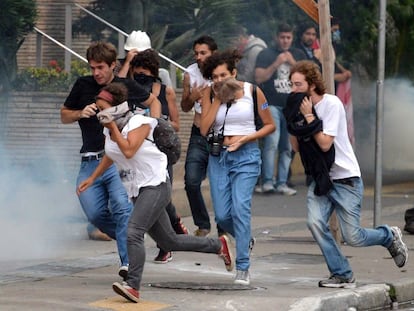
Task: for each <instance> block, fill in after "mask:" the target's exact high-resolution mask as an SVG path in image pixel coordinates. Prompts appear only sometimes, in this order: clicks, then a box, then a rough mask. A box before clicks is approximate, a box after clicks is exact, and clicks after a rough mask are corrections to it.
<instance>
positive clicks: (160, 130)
mask: <svg viewBox="0 0 414 311" xmlns="http://www.w3.org/2000/svg"><path fill="white" fill-rule="evenodd" d="M156 119H157V121H158V125H157V126H156V127H155V128H154V132H153V137H154V141H152V142H153V143H155V145H157V147H158V149H160V151H162V152H164V153H165V154H166V155H167V159H168V164H169V165H173V164H175V163H177V161H178V159H179V158H180V155H181V140H180V137H178V134H177V132H176V131H175V130H174V128H173V127H172V125H171V123H170V122H168V121H166V120H164V119H162V118H156ZM148 140H150V139H148ZM150 141H151V140H150Z"/></svg>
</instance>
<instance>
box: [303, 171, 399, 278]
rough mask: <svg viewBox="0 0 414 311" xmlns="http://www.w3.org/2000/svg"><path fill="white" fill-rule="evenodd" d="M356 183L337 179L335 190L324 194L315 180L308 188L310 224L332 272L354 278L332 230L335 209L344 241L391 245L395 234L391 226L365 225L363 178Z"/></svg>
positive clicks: (355, 244)
mask: <svg viewBox="0 0 414 311" xmlns="http://www.w3.org/2000/svg"><path fill="white" fill-rule="evenodd" d="M352 181H353V186H350V185H345V184H341V183H337V182H334V183H333V187H332V189H331V191H330V192H329V193H328V194H327V195H324V196H316V195H315V194H314V193H313V190H314V188H315V182H313V181H312V183H311V184H310V186H309V189H308V195H307V200H308V202H307V203H308V220H307V225H308V228H309V230H310V231H311V232H312V235H313V237H314V238H315V240H316V242H317V243H318V245H319V247H320V249H321V251H322V254H323V256H324V257H325V261H326V264H327V265H328V269H329V271H330V273H331V275H335V276H340V277H343V278H351V277H352V275H353V273H352V269H351V267H350V265H349V262H348V260H347V258H346V257H345V256H344V255H343V254H342V252H341V250H340V248H339V247H338V245H337V244H336V241H335V239H334V237H333V235H332V233H331V231H330V230H329V218H330V216H331V214H332V212H333V211H334V210H335V211H336V215H337V218H338V222H339V225H340V228H341V234H342V237H343V239H344V241H345V242H346V243H347V244H348V245H350V246H357V247H363V246H372V245H382V246H384V247H387V248H388V247H389V246H390V245H391V243H392V239H393V234H392V232H391V229H390V228H389V227H388V226H387V225H383V226H379V227H378V228H376V229H366V228H362V227H361V224H360V213H361V203H362V196H363V192H364V185H363V182H362V179H361V178H359V177H354V178H352Z"/></svg>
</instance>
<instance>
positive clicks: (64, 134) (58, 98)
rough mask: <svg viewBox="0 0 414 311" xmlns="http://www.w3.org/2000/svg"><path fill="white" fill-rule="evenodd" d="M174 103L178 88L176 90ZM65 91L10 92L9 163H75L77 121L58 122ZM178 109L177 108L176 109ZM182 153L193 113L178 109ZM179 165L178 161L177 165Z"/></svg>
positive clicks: (5, 107) (6, 112) (5, 133)
mask: <svg viewBox="0 0 414 311" xmlns="http://www.w3.org/2000/svg"><path fill="white" fill-rule="evenodd" d="M177 93H178V94H177V105H178V103H179V101H180V100H181V92H180V91H179V92H177ZM67 95H68V94H67V93H45V92H14V93H12V94H11V96H10V98H9V99H8V100H5V102H4V103H2V122H1V129H2V131H1V132H2V134H1V136H2V144H3V149H4V150H3V156H5V155H8V158H9V160H10V163H11V164H12V165H14V164H16V165H20V166H28V165H32V162H36V161H39V160H42V159H43V160H44V159H46V158H48V157H50V158H53V159H56V160H57V162H59V163H61V164H62V165H64V166H65V167H69V168H71V169H77V168H78V167H79V149H80V147H81V144H82V141H81V132H80V129H79V126H78V124H77V123H73V124H62V123H61V121H60V107H61V105H62V104H63V102H64V100H65V98H66V96H67ZM179 110H180V111H181V109H179ZM180 118H181V130H180V132H179V135H180V138H181V140H182V157H181V159H180V161H179V162H183V161H184V159H185V153H186V150H187V144H188V137H189V135H190V130H191V125H192V119H193V114H192V113H181V115H180ZM180 166H182V164H181V163H178V164H177V167H180Z"/></svg>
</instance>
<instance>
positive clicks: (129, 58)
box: [118, 49, 138, 78]
mask: <svg viewBox="0 0 414 311" xmlns="http://www.w3.org/2000/svg"><path fill="white" fill-rule="evenodd" d="M137 54H138V51H137V50H136V49H132V50H130V51H128V53H127V55H126V57H125V62H124V63H123V65H122V67H121V69H119V71H118V77H121V78H126V77H127V76H128V73H129V69H130V64H131V61H132V60H133V59H134V57H135V55H137Z"/></svg>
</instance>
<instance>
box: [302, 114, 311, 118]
mask: <svg viewBox="0 0 414 311" xmlns="http://www.w3.org/2000/svg"><path fill="white" fill-rule="evenodd" d="M304 117H305V118H307V117H313V113H307V114H305V115H304Z"/></svg>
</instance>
